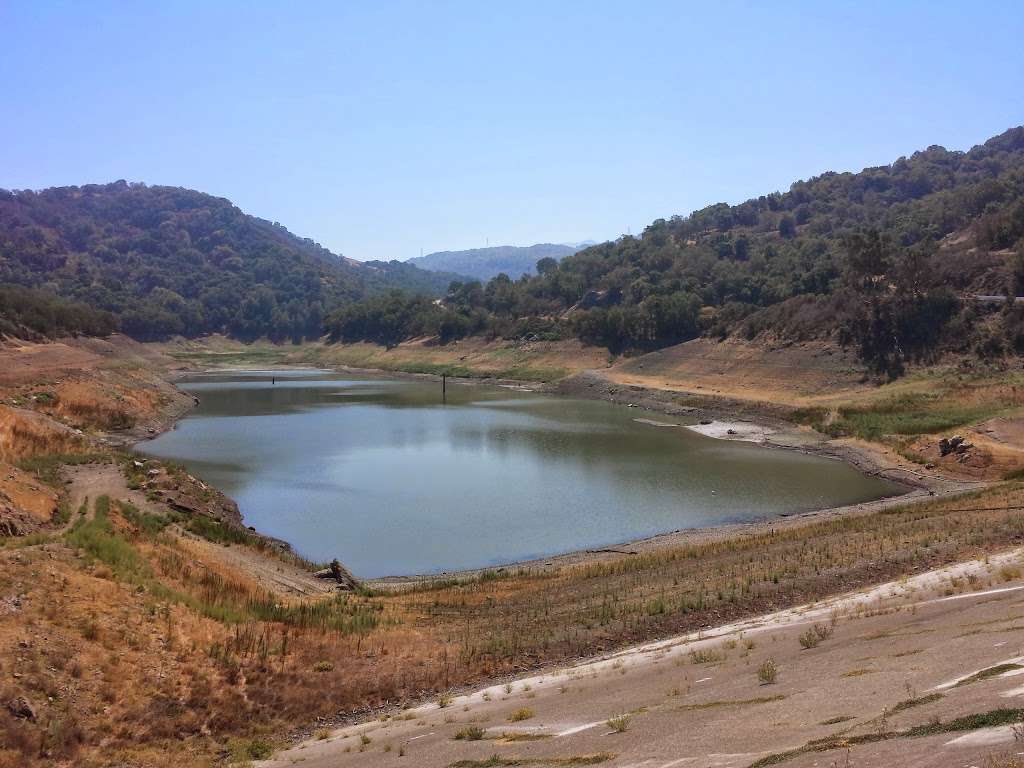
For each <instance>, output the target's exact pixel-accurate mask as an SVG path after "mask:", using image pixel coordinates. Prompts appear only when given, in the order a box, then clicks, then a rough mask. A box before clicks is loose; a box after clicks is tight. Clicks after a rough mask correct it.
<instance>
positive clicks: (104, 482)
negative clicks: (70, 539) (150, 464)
mask: <svg viewBox="0 0 1024 768" xmlns="http://www.w3.org/2000/svg"><path fill="white" fill-rule="evenodd" d="M61 477H62V478H63V479H64V484H65V486H66V489H67V494H68V502H69V505H70V507H71V519H70V520H69V521H68V523H67V526H65V527H70V526H71V525H73V524H74V522H75V520H76V519H77V518H78V511H79V509H81V507H82V505H83V504H84V503H85V502H86V501H88V506H87V511H86V514H87V516H89V517H91V516H92V514H93V504H94V503H95V501H96V499H97V498H98V497H100V496H109V497H110V499H111V500H113V501H119V500H122V499H123V500H125V501H128V502H130V503H131V504H133V505H135V506H136V507H138V508H139V509H140V510H142V511H143V512H148V513H149V514H163V513H164V512H165V510H164V508H163V506H162V505H160V504H155V503H153V502H151V501H149V500H148V499H147V498H146V494H144V493H142V491H133V490H132V489H130V488H129V487H128V484H127V483H126V482H125V479H124V474H122V472H121V467H120V466H118V465H117V464H115V463H113V462H111V463H109V464H81V465H78V466H66V467H64V469H63V470H61Z"/></svg>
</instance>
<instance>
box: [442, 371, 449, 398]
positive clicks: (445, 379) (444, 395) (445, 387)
mask: <svg viewBox="0 0 1024 768" xmlns="http://www.w3.org/2000/svg"><path fill="white" fill-rule="evenodd" d="M441 402H442V403H447V402H448V376H447V375H446V374H443V373H442V374H441Z"/></svg>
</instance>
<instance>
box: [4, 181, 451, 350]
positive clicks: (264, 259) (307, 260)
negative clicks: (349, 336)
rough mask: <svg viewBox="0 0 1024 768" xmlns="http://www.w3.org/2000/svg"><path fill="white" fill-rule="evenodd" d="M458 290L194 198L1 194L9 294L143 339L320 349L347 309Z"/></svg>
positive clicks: (92, 190) (117, 191) (110, 187)
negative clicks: (91, 317)
mask: <svg viewBox="0 0 1024 768" xmlns="http://www.w3.org/2000/svg"><path fill="white" fill-rule="evenodd" d="M449 278H450V276H444V275H434V274H433V273H430V272H425V271H423V270H418V269H415V268H414V267H411V266H409V265H405V264H399V263H398V262H392V263H384V262H377V263H375V264H374V265H373V266H363V265H361V264H359V263H358V262H353V261H350V260H347V259H343V258H341V257H339V256H336V255H334V254H333V253H331V252H330V251H328V250H327V249H325V248H323V247H321V246H320V245H318V244H317V243H315V242H313V241H312V240H309V239H306V238H300V237H297V236H295V235H293V234H292V233H291V232H289V231H288V230H287V229H285V228H284V227H282V226H281V225H279V224H276V223H272V222H269V221H264V220H262V219H258V218H255V217H253V216H248V215H246V214H244V213H242V211H240V210H239V209H238V208H236V207H235V206H234V205H232V204H231V203H230V202H229V201H227V200H224V199H222V198H216V197H212V196H210V195H205V194H202V193H200V192H196V191H193V190H188V189H181V188H177V187H159V186H146V185H144V184H128V183H125V182H123V181H119V182H116V183H113V184H105V185H88V186H84V187H61V188H55V189H47V190H43V191H41V192H33V191H28V190H26V191H17V192H8V191H6V190H0V284H14V285H20V286H25V287H32V288H41V289H45V290H46V291H48V292H49V293H51V294H56V295H59V296H62V297H65V298H68V299H72V300H75V301H77V302H81V303H84V304H87V305H89V306H90V307H93V308H95V309H100V310H106V311H109V312H110V313H113V315H115V316H116V317H117V318H118V322H119V323H120V325H121V327H122V328H123V330H124V331H125V332H126V333H128V334H130V335H132V336H134V337H136V338H139V339H158V338H165V337H167V336H170V335H172V334H183V335H186V336H198V335H202V334H207V333H214V332H225V333H229V334H231V335H234V336H236V337H238V338H242V339H247V338H256V337H261V336H268V337H270V338H274V339H300V338H303V337H317V336H319V335H320V334H321V332H322V327H323V318H324V316H325V314H326V313H327V312H329V311H331V310H332V309H336V308H337V307H338V306H340V305H342V304H344V303H346V302H350V301H354V300H356V299H359V298H362V297H364V296H367V295H372V294H373V293H374V292H379V291H382V290H385V289H387V288H391V287H398V288H408V289H410V290H414V291H423V292H426V293H430V294H431V295H440V294H442V293H443V292H444V290H445V288H446V287H447V285H448V283H449V281H450V280H449ZM39 295H43V294H39ZM37 297H38V295H37ZM93 327H95V326H90V328H93ZM65 330H67V329H65ZM70 330H75V329H70ZM79 330H82V331H83V332H88V330H87V329H86V328H85V327H83V328H81V329H79Z"/></svg>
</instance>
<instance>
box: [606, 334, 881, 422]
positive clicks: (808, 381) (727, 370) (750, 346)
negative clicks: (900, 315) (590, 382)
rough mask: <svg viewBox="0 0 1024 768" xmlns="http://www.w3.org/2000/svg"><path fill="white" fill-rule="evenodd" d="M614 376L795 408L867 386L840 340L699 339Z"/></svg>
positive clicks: (634, 362)
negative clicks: (771, 342)
mask: <svg viewBox="0 0 1024 768" xmlns="http://www.w3.org/2000/svg"><path fill="white" fill-rule="evenodd" d="M607 375H608V377H609V378H610V379H611V380H612V381H616V382H619V383H623V384H639V385H643V386H647V387H653V388H659V389H675V390H681V391H688V392H694V393H701V394H707V395H713V396H717V397H731V398H737V399H742V400H755V401H763V402H765V403H773V404H781V405H787V406H793V407H801V406H805V405H807V404H809V403H811V402H817V401H820V400H822V399H827V398H834V397H835V396H837V395H841V394H843V393H845V392H848V391H851V390H856V389H859V388H861V386H862V380H863V376H864V374H863V369H862V367H861V366H860V365H859V364H857V363H856V361H855V360H853V358H851V357H850V356H849V355H848V354H846V353H844V352H843V351H842V350H840V349H839V348H837V347H836V345H834V344H830V343H825V342H806V343H802V344H786V345H779V346H774V347H773V346H771V345H766V344H764V343H751V342H744V341H740V340H735V339H730V340H728V341H726V342H716V341H711V340H708V339H696V340H694V341H688V342H686V343H684V344H677V345H676V346H673V347H668V348H666V349H662V350H659V351H657V352H652V353H650V354H647V355H643V356H641V357H637V358H633V359H630V360H625V361H622V362H620V363H619V364H617V365H615V366H614V367H613V368H611V369H610V370H609V371H608V372H607Z"/></svg>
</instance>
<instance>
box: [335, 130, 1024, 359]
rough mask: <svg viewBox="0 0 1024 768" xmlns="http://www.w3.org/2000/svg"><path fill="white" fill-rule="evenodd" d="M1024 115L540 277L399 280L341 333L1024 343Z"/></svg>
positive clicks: (623, 243)
mask: <svg viewBox="0 0 1024 768" xmlns="http://www.w3.org/2000/svg"><path fill="white" fill-rule="evenodd" d="M1022 248H1024V128H1022V127H1018V128H1013V129H1011V130H1009V131H1006V132H1005V133H1003V134H1001V135H1000V136H997V137H995V138H993V139H990V140H989V141H987V142H986V143H985V144H983V145H981V146H977V147H975V148H974V149H972V150H970V151H969V152H954V151H948V150H946V149H943V148H942V147H929V148H928V149H926V150H923V151H921V152H916V153H915V154H913V155H912V156H911V157H909V158H900V159H898V160H896V161H895V162H894V163H892V164H891V165H888V166H880V167H876V168H867V169H865V170H863V171H861V172H859V173H825V174H822V175H821V176H818V177H815V178H812V179H809V180H807V181H798V182H796V183H794V184H793V185H792V186H791V187H790V189H789V191H788V192H785V193H772V194H768V195H763V196H761V197H757V198H753V199H750V200H747V201H746V202H744V203H741V204H739V205H726V204H724V203H722V204H717V205H712V206H709V207H707V208H704V209H702V210H699V211H695V212H693V213H692V214H690V215H689V216H674V217H672V218H670V219H659V220H657V221H655V222H654V223H652V224H651V225H650V226H649V227H647V229H645V230H644V232H643V234H642V235H641V236H639V237H622V238H620V239H618V240H616V241H614V242H608V243H604V244H601V245H596V246H594V247H592V248H588V249H586V250H583V251H581V252H579V253H576V254H574V255H572V256H568V257H566V258H565V259H563V260H562V261H561V262H560V263H559V262H556V261H554V260H553V259H552V260H544V261H543V262H542V263H540V264H539V265H538V272H539V274H538V275H537V276H536V277H533V278H527V279H519V280H512V279H510V278H509V277H507V276H505V275H499V276H498V277H496V278H494V279H493V280H491V281H489V282H488V283H487V284H486V285H481V284H479V283H468V284H460V285H455V286H453V288H452V290H451V292H450V293H449V295H448V297H447V298H446V300H445V302H444V304H443V306H437V305H435V304H431V303H429V302H423V301H419V300H416V299H414V298H412V297H408V296H403V295H400V294H393V295H389V296H384V297H377V298H374V299H371V300H369V301H367V302H363V303H360V304H357V305H354V306H351V307H347V308H344V309H342V310H340V311H339V312H337V313H335V314H334V315H333V316H332V317H331V318H330V319H329V321H328V326H329V328H330V331H331V333H332V335H333V336H334V337H335V338H338V339H342V340H354V339H371V340H375V341H379V342H382V343H389V344H390V343H395V342H396V341H399V340H401V339H403V338H408V337H411V336H416V335H423V334H437V335H438V336H440V337H441V339H442V340H450V339H452V338H457V337H459V336H464V335H468V334H475V333H486V334H494V335H503V336H519V335H523V334H536V335H538V336H542V337H543V336H545V335H547V336H552V337H554V336H565V335H576V336H579V337H580V338H582V339H583V340H585V341H588V342H592V343H596V344H602V345H605V346H607V347H609V348H610V349H612V350H615V351H622V350H628V349H651V348H656V347H659V346H664V345H667V344H672V343H676V342H679V341H684V340H686V339H690V338H694V337H696V336H698V335H700V334H708V335H712V336H716V337H725V336H728V335H730V334H742V335H744V336H746V337H750V338H752V337H755V336H757V335H759V334H764V335H772V336H775V337H778V338H790V339H799V338H809V337H814V336H827V335H835V336H836V337H838V338H839V339H840V340H841V341H842V342H844V343H846V344H849V345H851V346H853V347H854V348H856V349H857V350H858V352H859V353H860V355H861V357H862V358H863V359H864V360H865V361H866V362H867V363H868V364H869V365H870V366H872V367H873V368H875V369H876V370H877V371H879V372H880V373H883V372H885V373H889V374H895V373H898V372H899V371H900V370H901V368H902V366H903V364H904V363H905V362H906V361H909V360H916V359H925V358H928V357H930V356H932V355H935V354H937V353H938V352H939V351H941V350H945V349H958V350H967V351H974V352H976V353H978V354H982V355H1001V354H1006V353H1012V352H1016V353H1024V317H1022V315H1024V310H1022V309H1021V308H1020V307H1017V308H1014V305H1013V303H1012V302H1011V303H1005V304H1004V303H1001V302H999V301H995V302H991V301H990V302H988V303H980V302H977V301H975V299H974V296H975V294H1000V295H1005V293H1007V292H1010V293H1018V294H1020V293H1024V255H1022V253H1021V251H1022Z"/></svg>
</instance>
